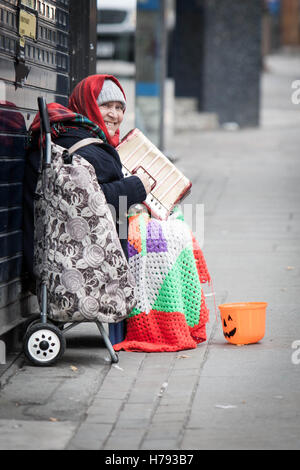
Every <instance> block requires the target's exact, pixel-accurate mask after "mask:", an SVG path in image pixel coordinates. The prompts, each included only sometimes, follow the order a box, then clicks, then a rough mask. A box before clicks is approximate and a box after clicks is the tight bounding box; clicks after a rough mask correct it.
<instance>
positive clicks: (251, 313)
mask: <svg viewBox="0 0 300 470" xmlns="http://www.w3.org/2000/svg"><path fill="white" fill-rule="evenodd" d="M267 305H268V304H267V303H266V302H241V303H233V304H222V305H219V310H220V314H221V320H222V327H223V334H224V337H225V338H226V339H227V341H229V343H232V344H238V345H242V344H250V343H257V341H259V340H261V339H262V338H263V337H264V335H265V327H266V308H267Z"/></svg>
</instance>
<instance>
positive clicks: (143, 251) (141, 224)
mask: <svg viewBox="0 0 300 470" xmlns="http://www.w3.org/2000/svg"><path fill="white" fill-rule="evenodd" d="M139 227H140V231H141V243H142V247H141V253H140V254H141V256H145V255H146V254H147V224H146V220H145V218H144V217H143V214H141V215H140V216H139Z"/></svg>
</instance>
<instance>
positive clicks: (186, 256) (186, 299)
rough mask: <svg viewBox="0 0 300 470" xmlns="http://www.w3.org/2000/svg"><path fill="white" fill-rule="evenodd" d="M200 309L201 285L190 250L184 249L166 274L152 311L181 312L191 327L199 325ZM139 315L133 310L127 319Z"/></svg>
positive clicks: (137, 311) (136, 310)
mask: <svg viewBox="0 0 300 470" xmlns="http://www.w3.org/2000/svg"><path fill="white" fill-rule="evenodd" d="M200 309H201V284H200V281H199V276H198V271H197V267H196V264H195V259H194V254H193V252H192V250H191V249H190V248H186V249H185V250H183V251H182V253H181V254H180V255H179V257H178V258H177V260H176V262H175V264H174V266H173V267H172V269H171V270H170V272H169V273H168V274H167V276H166V278H165V280H164V282H163V284H162V286H161V288H160V290H159V293H158V296H157V299H156V301H155V303H154V305H153V307H152V310H158V311H161V312H166V313H168V312H182V313H184V315H185V317H186V322H187V324H188V326H190V327H193V326H195V325H197V324H198V323H199V318H200ZM140 313H141V311H140V310H138V309H136V308H134V309H133V310H132V312H131V314H130V315H129V317H133V316H135V315H139V314H140Z"/></svg>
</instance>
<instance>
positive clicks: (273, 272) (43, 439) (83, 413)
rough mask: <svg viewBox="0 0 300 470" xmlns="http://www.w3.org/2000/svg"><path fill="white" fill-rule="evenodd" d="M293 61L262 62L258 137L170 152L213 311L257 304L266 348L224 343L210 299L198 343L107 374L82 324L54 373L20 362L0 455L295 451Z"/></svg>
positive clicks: (298, 390)
mask: <svg viewBox="0 0 300 470" xmlns="http://www.w3.org/2000/svg"><path fill="white" fill-rule="evenodd" d="M282 63H284V65H283V66H282ZM298 63H299V58H298V62H295V59H294V57H292V56H273V57H270V58H269V59H268V72H267V73H265V74H264V76H263V80H262V90H263V102H262V114H261V117H262V126H261V128H259V129H247V130H241V131H232V132H230V131H225V130H218V131H207V132H200V133H187V132H185V133H184V134H179V135H177V137H175V138H174V144H173V147H172V149H171V148H170V152H169V153H170V154H171V153H172V151H174V153H176V156H177V157H178V161H177V163H176V164H177V165H178V166H180V167H181V169H182V170H183V171H184V173H186V174H187V176H189V177H190V178H191V179H192V181H193V191H192V195H191V196H190V199H189V201H187V202H193V203H194V204H196V203H203V204H204V205H205V240H204V246H203V251H204V254H205V256H206V260H207V264H208V268H209V271H210V274H211V276H212V278H213V284H214V290H215V292H216V303H217V304H220V303H222V302H235V301H266V302H268V308H267V324H266V335H265V337H264V339H263V340H262V341H261V342H260V343H257V344H254V345H249V346H243V347H236V346H233V345H230V344H228V343H227V342H226V341H225V339H224V337H223V334H222V327H221V323H220V320H219V319H218V318H216V314H215V310H214V304H213V299H212V297H207V300H208V304H209V307H210V323H209V325H208V329H207V333H208V340H207V342H206V343H203V344H201V345H199V346H198V348H197V349H196V350H189V351H181V352H178V353H155V354H154V353H153V354H146V353H127V352H121V353H120V362H119V364H117V365H113V366H110V364H109V361H108V358H107V356H108V354H107V352H106V350H105V349H104V347H103V345H102V344H101V342H100V340H99V335H98V330H97V328H96V326H94V325H81V326H80V327H78V328H75V329H74V330H71V331H70V332H68V333H67V335H68V336H67V350H66V353H65V355H64V357H63V359H62V361H61V362H60V363H58V364H57V365H56V366H55V367H51V368H45V369H43V368H35V367H32V366H31V365H29V364H28V363H24V364H23V367H21V368H20V369H18V370H17V372H15V373H14V374H13V375H12V376H11V377H10V378H9V380H8V382H7V383H6V385H5V386H4V387H3V388H2V389H1V390H0V449H28V450H29V449H69V450H73V449H105V450H121V449H130V450H137V449H151V450H154V449H157V450H159V449H174V450H187V449H199V450H200V449H299V446H300V437H299V436H300V364H296V362H298V361H295V358H296V359H297V357H298V358H299V360H300V349H299V355H298V356H297V355H296V354H295V353H296V352H297V351H296V350H295V349H293V348H292V343H293V342H294V341H296V340H299V341H300V322H299V318H298V317H299V306H298V297H299V295H298V294H299V288H300V276H299V274H300V245H299V235H300V205H299V202H300V201H299V200H300V185H299V175H300V160H299V146H300V132H299V126H300V104H299V105H293V104H292V103H291V83H292V82H293V81H294V80H296V79H300V67H298ZM295 64H296V67H295ZM295 68H296V70H295ZM207 292H208V293H209V290H208V291H207ZM99 345H100V347H99ZM293 353H294V355H293ZM292 355H293V356H292Z"/></svg>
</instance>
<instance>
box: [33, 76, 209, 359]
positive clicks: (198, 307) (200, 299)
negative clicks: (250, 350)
mask: <svg viewBox="0 0 300 470" xmlns="http://www.w3.org/2000/svg"><path fill="white" fill-rule="evenodd" d="M125 109H126V97H125V93H124V91H123V88H122V86H121V85H120V83H119V82H118V80H117V79H116V78H115V77H113V76H111V75H92V76H89V77H87V78H86V79H84V80H82V81H81V82H80V83H79V84H78V85H77V86H76V87H75V89H74V91H73V93H72V94H71V96H70V100H69V105H68V107H64V106H62V105H59V104H56V103H52V104H50V105H48V112H49V118H50V126H51V136H52V140H53V142H54V143H56V144H58V145H60V146H62V147H65V148H70V147H71V146H73V145H74V144H75V143H77V142H78V141H80V140H82V139H85V138H87V137H98V138H99V139H101V140H102V141H103V144H102V145H100V146H99V145H95V144H91V145H89V146H87V147H83V148H81V149H80V150H78V152H76V153H78V154H79V155H81V156H82V157H83V158H85V159H86V160H87V161H89V162H90V163H91V164H92V165H93V167H94V168H95V172H96V175H97V178H98V181H99V184H100V186H101V188H102V190H103V192H104V195H105V197H106V200H107V202H108V204H110V205H112V206H113V207H114V210H115V214H117V220H116V224H117V230H118V228H119V227H120V226H123V225H122V224H127V223H128V221H129V236H128V240H127V238H125V239H124V238H122V237H121V238H120V241H121V245H122V248H123V251H124V253H125V255H126V257H127V258H128V256H129V265H130V269H131V271H132V273H133V275H134V277H135V279H136V283H137V307H136V308H135V309H134V310H133V311H132V313H131V315H130V317H129V318H128V320H126V326H127V328H126V332H125V331H124V328H123V327H124V322H121V323H120V324H117V325H110V338H111V341H112V343H113V344H114V345H115V346H114V347H115V349H116V350H120V349H125V350H142V351H177V350H181V349H190V348H195V347H196V346H197V343H199V342H202V341H205V339H206V333H205V324H206V322H207V320H208V310H207V308H206V306H205V301H204V295H203V290H202V288H201V283H204V282H208V281H209V280H210V279H209V274H208V272H207V269H206V264H205V260H204V258H203V255H202V252H201V250H200V248H199V246H198V244H197V242H196V240H195V239H194V237H193V235H192V233H191V231H190V230H189V228H188V227H187V225H186V224H185V222H184V221H183V219H182V217H181V216H180V215H176V213H175V214H174V215H173V216H171V217H170V218H169V220H168V221H166V222H161V221H159V220H156V219H154V218H151V217H150V215H149V214H148V213H147V211H146V212H144V211H141V212H140V211H137V213H136V212H135V211H132V209H131V214H132V215H130V216H129V218H127V213H128V211H129V209H130V208H131V207H132V206H135V205H136V204H139V203H141V202H143V201H144V200H145V199H146V196H147V194H148V193H149V192H150V183H149V180H148V178H147V177H146V176H130V177H126V178H124V176H123V173H122V165H121V162H120V157H119V155H118V152H117V151H116V149H115V147H116V146H117V145H118V144H119V140H120V125H121V123H122V121H123V118H124V113H125ZM39 130H40V121H39V116H38V115H37V116H36V118H35V120H34V122H33V124H32V126H31V129H30V134H31V151H30V152H29V154H28V159H27V162H26V167H25V178H24V257H25V263H26V268H27V271H28V273H29V275H30V276H31V277H32V278H33V233H34V218H33V198H34V193H35V188H36V184H37V178H38V170H39V163H40V152H39V136H40V131H39ZM120 197H122V200H123V201H124V197H126V200H127V207H126V210H127V212H126V213H121V214H120Z"/></svg>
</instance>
